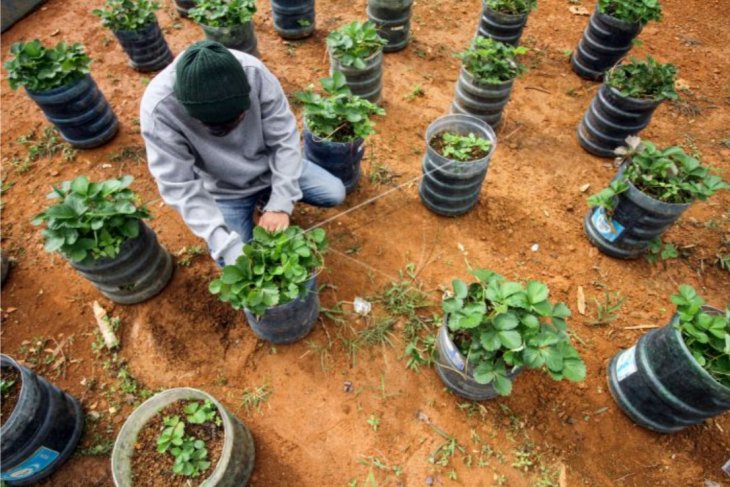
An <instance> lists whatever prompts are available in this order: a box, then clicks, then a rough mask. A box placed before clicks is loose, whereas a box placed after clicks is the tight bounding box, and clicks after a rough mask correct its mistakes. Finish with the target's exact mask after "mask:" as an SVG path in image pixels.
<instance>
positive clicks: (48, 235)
mask: <svg viewBox="0 0 730 487" xmlns="http://www.w3.org/2000/svg"><path fill="white" fill-rule="evenodd" d="M132 180H133V178H132V177H131V176H124V177H122V178H121V179H108V180H106V181H102V182H91V181H89V180H88V179H87V178H86V176H79V177H77V178H76V179H74V180H73V181H64V182H63V183H62V184H61V185H60V186H59V187H54V188H53V191H52V192H51V193H50V194H49V195H48V198H50V199H53V200H60V201H58V202H57V203H55V204H53V205H52V206H49V207H48V208H46V209H45V210H44V211H42V212H41V213H39V214H38V215H36V216H35V218H33V224H34V225H40V224H43V223H45V225H46V228H45V229H44V230H43V237H44V239H45V249H46V251H47V252H59V253H60V254H61V255H63V256H64V257H65V258H66V259H67V260H68V261H69V263H70V264H71V267H73V268H74V269H76V270H77V271H78V272H79V273H80V274H81V275H82V276H84V277H85V278H86V279H88V280H89V281H91V283H92V284H94V285H95V286H96V287H97V288H98V289H99V290H100V291H101V293H102V294H104V296H106V297H107V298H109V299H111V300H112V301H115V302H117V303H121V304H134V303H139V302H142V301H144V300H146V299H149V298H151V297H152V296H155V295H156V294H158V293H159V292H160V291H162V289H163V288H164V287H165V285H166V284H167V283H168V281H169V280H170V277H172V270H173V267H172V258H171V257H170V254H169V253H168V252H167V250H165V249H164V248H163V247H162V246H161V245H160V244H159V242H158V241H157V237H156V236H155V234H154V232H153V231H152V230H151V229H150V228H149V227H148V226H147V225H145V224H144V222H143V221H142V220H144V219H147V218H149V217H150V213H149V210H147V208H146V207H145V206H144V205H138V204H137V203H136V202H137V200H138V196H137V195H136V194H135V193H134V192H132V190H130V189H129V185H130V184H131V183H132Z"/></svg>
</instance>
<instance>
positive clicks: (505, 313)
mask: <svg viewBox="0 0 730 487" xmlns="http://www.w3.org/2000/svg"><path fill="white" fill-rule="evenodd" d="M471 274H472V275H473V276H474V277H476V279H477V280H476V282H472V283H470V284H467V283H465V282H464V281H462V280H460V279H454V281H453V282H452V284H453V288H454V290H453V293H451V295H450V296H449V297H447V298H446V299H444V301H443V305H442V307H443V311H444V324H443V326H441V329H440V330H439V334H438V341H437V345H436V349H437V351H438V360H437V361H436V372H437V373H438V375H439V377H440V378H441V380H442V381H443V382H444V384H445V385H446V387H448V388H449V390H451V391H452V392H454V393H456V394H457V395H459V396H461V397H464V398H466V399H471V400H474V401H482V400H485V399H492V398H494V397H496V396H497V395H501V396H507V395H509V394H510V393H511V392H512V381H513V380H514V378H515V377H516V375H517V374H518V373H519V372H521V371H522V370H523V369H525V368H530V369H541V370H544V371H546V372H547V373H548V374H550V377H552V378H553V379H555V380H561V379H568V380H571V381H582V380H583V379H585V375H586V368H585V364H584V363H583V360H581V358H580V356H579V355H578V352H577V351H576V350H575V348H573V346H572V345H571V343H570V338H569V337H568V333H567V325H566V323H565V319H566V318H567V317H569V316H570V310H569V309H568V307H567V306H566V305H565V304H563V303H555V304H553V303H552V302H550V301H549V300H548V296H549V290H548V287H547V286H546V285H545V284H543V283H542V282H539V281H529V282H528V283H527V285H526V286H524V285H522V284H521V283H519V282H512V281H508V280H507V279H505V278H504V277H502V276H500V275H499V274H497V273H495V272H492V271H489V270H484V269H476V270H473V271H472V272H471Z"/></svg>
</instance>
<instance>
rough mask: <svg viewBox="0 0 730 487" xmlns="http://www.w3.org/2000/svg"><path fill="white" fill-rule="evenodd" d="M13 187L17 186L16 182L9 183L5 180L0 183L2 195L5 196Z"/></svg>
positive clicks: (0, 193)
mask: <svg viewBox="0 0 730 487" xmlns="http://www.w3.org/2000/svg"><path fill="white" fill-rule="evenodd" d="M13 186H15V181H8V180H6V179H4V178H3V179H2V180H1V181H0V195H4V194H5V193H7V192H8V191H10V189H11V188H12V187H13Z"/></svg>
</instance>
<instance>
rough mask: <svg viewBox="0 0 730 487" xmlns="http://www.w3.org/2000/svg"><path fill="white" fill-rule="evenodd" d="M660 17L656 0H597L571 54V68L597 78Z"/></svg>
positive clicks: (594, 78)
mask: <svg viewBox="0 0 730 487" xmlns="http://www.w3.org/2000/svg"><path fill="white" fill-rule="evenodd" d="M661 18H662V7H661V5H660V4H659V1H658V0H598V4H597V5H596V10H595V11H594V12H593V15H591V18H590V20H589V21H588V27H586V30H585V32H583V38H582V39H581V40H580V43H579V44H578V47H577V48H576V50H575V51H574V52H573V55H572V56H571V59H570V63H571V66H572V67H573V71H574V72H575V73H576V74H578V75H579V76H580V77H582V78H585V79H589V80H594V81H597V80H600V79H602V78H603V75H604V74H605V72H606V71H607V70H609V69H610V68H611V67H612V66H613V65H614V64H616V63H617V62H619V60H620V59H621V58H622V57H624V56H625V55H626V53H628V52H629V51H630V50H631V46H632V45H633V43H634V38H636V36H637V35H639V32H641V29H642V28H643V27H644V25H646V24H647V23H648V22H650V21H652V20H656V21H659V20H661Z"/></svg>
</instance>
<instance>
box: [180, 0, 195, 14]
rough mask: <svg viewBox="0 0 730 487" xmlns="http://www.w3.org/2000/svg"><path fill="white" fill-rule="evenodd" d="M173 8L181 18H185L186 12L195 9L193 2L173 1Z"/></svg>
mask: <svg viewBox="0 0 730 487" xmlns="http://www.w3.org/2000/svg"><path fill="white" fill-rule="evenodd" d="M175 8H176V9H177V13H179V14H180V16H181V17H187V16H188V10H190V9H191V8H195V0H175Z"/></svg>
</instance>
